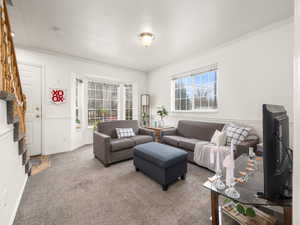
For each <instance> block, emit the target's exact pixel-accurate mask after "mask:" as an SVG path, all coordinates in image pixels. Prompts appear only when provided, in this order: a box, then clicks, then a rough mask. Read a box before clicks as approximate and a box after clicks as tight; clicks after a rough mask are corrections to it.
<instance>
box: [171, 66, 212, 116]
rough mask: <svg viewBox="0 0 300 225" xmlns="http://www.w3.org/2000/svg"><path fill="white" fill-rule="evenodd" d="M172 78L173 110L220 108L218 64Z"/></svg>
mask: <svg viewBox="0 0 300 225" xmlns="http://www.w3.org/2000/svg"><path fill="white" fill-rule="evenodd" d="M201 71H202V72H191V73H190V74H189V75H187V76H183V77H178V78H174V79H173V80H172V87H173V88H172V92H173V93H172V95H173V98H172V99H173V100H172V109H173V111H175V112H176V111H178V112H180V111H183V112H185V111H205V110H215V109H217V108H218V102H217V67H216V65H213V66H211V67H210V68H206V69H204V70H201Z"/></svg>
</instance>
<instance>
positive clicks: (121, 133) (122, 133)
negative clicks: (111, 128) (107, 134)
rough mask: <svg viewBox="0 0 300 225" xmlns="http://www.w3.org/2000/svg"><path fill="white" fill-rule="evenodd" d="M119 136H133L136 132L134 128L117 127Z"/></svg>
mask: <svg viewBox="0 0 300 225" xmlns="http://www.w3.org/2000/svg"><path fill="white" fill-rule="evenodd" d="M116 132H117V136H118V138H126V137H133V136H135V133H134V131H133V129H132V128H116Z"/></svg>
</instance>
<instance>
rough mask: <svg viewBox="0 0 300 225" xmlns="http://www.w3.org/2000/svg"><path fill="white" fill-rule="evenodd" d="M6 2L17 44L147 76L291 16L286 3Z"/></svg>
mask: <svg viewBox="0 0 300 225" xmlns="http://www.w3.org/2000/svg"><path fill="white" fill-rule="evenodd" d="M13 2H14V7H13V8H11V7H10V9H9V13H10V17H11V23H12V27H13V30H14V31H15V33H16V36H15V42H16V44H18V45H20V46H21V45H22V46H27V47H31V48H39V49H45V50H52V51H56V52H61V53H65V54H69V55H74V56H80V57H83V58H88V59H93V60H96V61H101V62H106V63H109V64H114V65H120V66H125V67H130V68H134V69H138V70H141V71H151V70H153V69H155V68H157V67H160V66H162V65H165V64H168V63H170V62H172V61H176V60H180V59H183V58H185V57H188V56H190V55H193V54H195V53H199V52H201V51H204V50H207V49H210V48H214V47H216V46H217V45H220V44H222V43H224V42H227V41H230V40H232V39H235V38H237V37H239V36H241V35H243V34H245V33H248V32H251V31H254V30H256V29H259V28H261V27H264V26H266V25H268V24H270V23H273V22H276V21H280V20H283V19H286V18H288V17H291V16H293V0H147V1H146V0H89V1H87V0H85V1H83V0H81V1H79V0H48V1H46V0H13ZM54 27H56V29H55V28H54ZM55 30H56V31H55ZM143 31H150V32H153V33H154V35H155V36H156V40H155V42H154V43H153V45H152V46H151V47H150V48H144V47H143V46H141V43H140V41H139V40H138V37H137V36H138V34H139V33H141V32H143Z"/></svg>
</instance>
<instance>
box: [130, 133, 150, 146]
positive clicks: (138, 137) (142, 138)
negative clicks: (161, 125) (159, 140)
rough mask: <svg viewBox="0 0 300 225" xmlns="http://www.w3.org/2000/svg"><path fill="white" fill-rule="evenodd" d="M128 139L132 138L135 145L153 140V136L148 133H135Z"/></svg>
mask: <svg viewBox="0 0 300 225" xmlns="http://www.w3.org/2000/svg"><path fill="white" fill-rule="evenodd" d="M130 139H131V140H133V141H134V142H135V144H136V145H139V144H144V143H147V142H151V141H153V137H152V136H150V135H136V136H134V137H131V138H130Z"/></svg>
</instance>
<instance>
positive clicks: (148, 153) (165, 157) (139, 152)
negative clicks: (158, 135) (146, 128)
mask: <svg viewBox="0 0 300 225" xmlns="http://www.w3.org/2000/svg"><path fill="white" fill-rule="evenodd" d="M133 155H134V156H135V157H140V158H142V159H144V160H146V161H148V162H151V163H153V164H154V165H156V166H158V167H160V168H169V167H170V166H173V165H175V164H176V163H179V162H182V161H184V160H187V155H188V154H187V152H185V151H183V150H181V149H178V148H174V147H172V146H169V145H164V144H160V143H157V142H150V143H146V144H141V145H137V146H135V147H134V152H133Z"/></svg>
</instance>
